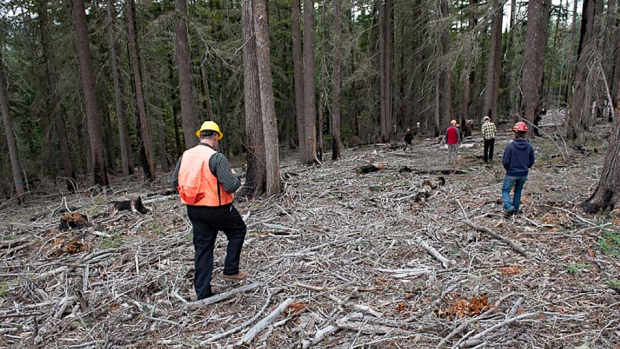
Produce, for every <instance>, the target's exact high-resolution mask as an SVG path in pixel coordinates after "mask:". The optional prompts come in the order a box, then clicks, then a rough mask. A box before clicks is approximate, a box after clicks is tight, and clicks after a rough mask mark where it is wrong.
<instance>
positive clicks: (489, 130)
mask: <svg viewBox="0 0 620 349" xmlns="http://www.w3.org/2000/svg"><path fill="white" fill-rule="evenodd" d="M482 138H484V139H493V138H495V124H494V123H492V122H490V121H487V122H485V123H484V124H482Z"/></svg>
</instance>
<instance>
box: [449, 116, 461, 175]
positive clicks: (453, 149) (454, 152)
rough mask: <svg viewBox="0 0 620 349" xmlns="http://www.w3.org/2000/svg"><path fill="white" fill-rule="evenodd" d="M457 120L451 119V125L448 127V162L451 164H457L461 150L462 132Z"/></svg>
mask: <svg viewBox="0 0 620 349" xmlns="http://www.w3.org/2000/svg"><path fill="white" fill-rule="evenodd" d="M456 125H457V123H456V120H452V121H450V127H448V129H446V144H447V145H448V162H450V165H451V166H455V165H456V161H457V158H458V152H459V142H460V139H461V137H460V134H459V130H458V128H456Z"/></svg>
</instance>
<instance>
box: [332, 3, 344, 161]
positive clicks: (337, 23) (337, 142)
mask: <svg viewBox="0 0 620 349" xmlns="http://www.w3.org/2000/svg"><path fill="white" fill-rule="evenodd" d="M333 6H334V17H335V18H334V32H333V33H334V38H333V49H334V71H333V81H334V87H333V89H332V115H331V126H332V127H331V134H332V160H337V159H339V158H340V157H341V154H342V148H343V147H342V140H341V139H340V88H341V86H340V84H341V76H340V75H341V66H340V64H341V61H342V52H341V47H340V41H341V40H342V0H333Z"/></svg>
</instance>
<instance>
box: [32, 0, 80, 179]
mask: <svg viewBox="0 0 620 349" xmlns="http://www.w3.org/2000/svg"><path fill="white" fill-rule="evenodd" d="M38 12H39V30H40V34H41V47H42V49H43V50H42V51H43V56H42V58H43V61H44V63H43V64H44V66H45V76H46V87H47V96H48V100H47V111H48V113H49V114H48V115H49V118H47V119H50V120H52V121H53V122H54V126H55V128H56V135H57V137H58V143H59V146H60V149H59V150H60V153H61V154H62V156H60V157H61V158H62V166H63V175H64V177H65V181H66V184H67V189H68V190H73V189H74V187H73V185H72V180H73V179H75V170H74V168H73V161H72V160H71V150H70V147H69V140H68V139H67V131H66V128H65V120H64V118H63V117H62V114H61V113H59V112H58V109H59V108H58V94H57V92H56V80H57V78H56V68H55V64H54V63H53V62H54V59H53V50H52V49H51V48H50V37H49V27H48V25H49V19H48V14H47V1H45V0H39V3H38ZM44 138H48V137H47V135H44ZM48 151H51V149H49V150H48Z"/></svg>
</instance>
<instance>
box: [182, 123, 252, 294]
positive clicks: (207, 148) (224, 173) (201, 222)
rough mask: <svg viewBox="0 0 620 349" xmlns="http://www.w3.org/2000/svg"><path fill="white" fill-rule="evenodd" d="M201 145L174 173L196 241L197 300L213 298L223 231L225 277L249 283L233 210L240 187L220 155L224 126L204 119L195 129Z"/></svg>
mask: <svg viewBox="0 0 620 349" xmlns="http://www.w3.org/2000/svg"><path fill="white" fill-rule="evenodd" d="M196 135H197V136H198V137H199V138H200V143H199V144H198V145H196V146H195V147H193V148H191V149H188V150H186V151H185V152H184V153H183V155H182V156H181V158H180V159H179V161H178V163H177V167H176V169H175V170H174V173H173V175H172V180H173V183H174V184H175V186H176V188H177V190H178V192H179V195H180V196H181V201H182V202H183V203H184V204H185V205H187V216H188V217H189V220H190V222H191V223H192V228H193V230H192V233H193V242H194V249H195V254H194V289H195V290H196V297H197V299H199V300H200V299H203V298H207V297H210V296H211V295H212V294H213V292H212V290H211V278H212V273H213V248H214V247H215V240H216V238H217V233H218V231H219V230H221V231H223V232H224V234H226V238H227V239H228V246H227V248H226V259H225V260H224V276H223V277H224V278H225V279H231V280H242V279H245V278H246V277H247V276H248V274H247V273H245V272H240V271H239V257H240V255H241V247H242V246H243V241H244V239H245V233H246V225H245V223H244V222H243V219H242V218H241V215H240V214H239V212H238V211H237V209H236V208H235V206H233V201H234V199H235V196H234V194H233V193H234V192H235V191H236V190H237V189H238V188H239V186H240V185H241V181H240V179H239V176H238V175H236V174H235V173H234V171H232V170H231V168H230V163H229V162H228V159H227V158H226V156H224V154H222V153H218V152H217V145H218V142H219V141H220V140H221V139H222V137H224V134H223V133H222V132H221V131H220V128H219V126H218V125H217V124H216V123H215V122H213V121H205V122H204V123H203V124H202V126H201V127H200V129H199V130H198V131H196Z"/></svg>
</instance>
